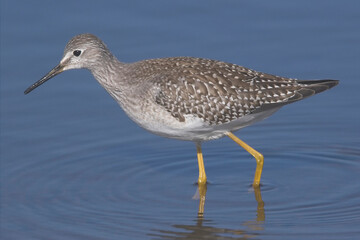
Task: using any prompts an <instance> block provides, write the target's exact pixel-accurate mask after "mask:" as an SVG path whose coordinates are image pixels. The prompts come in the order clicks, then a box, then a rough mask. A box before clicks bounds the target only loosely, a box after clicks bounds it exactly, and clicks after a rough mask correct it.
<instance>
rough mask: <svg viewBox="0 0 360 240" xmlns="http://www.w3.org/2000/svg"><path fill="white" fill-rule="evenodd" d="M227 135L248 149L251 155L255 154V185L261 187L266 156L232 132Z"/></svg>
mask: <svg viewBox="0 0 360 240" xmlns="http://www.w3.org/2000/svg"><path fill="white" fill-rule="evenodd" d="M227 135H228V136H229V137H230V138H231V139H232V140H234V141H235V142H236V143H237V144H239V145H240V146H241V147H243V148H244V149H245V150H246V151H248V152H249V153H250V154H251V155H253V156H254V158H255V159H256V171H255V177H254V183H253V186H254V187H259V185H260V178H261V173H262V169H263V165H264V156H263V155H262V154H261V153H259V152H258V151H256V150H255V149H253V148H252V147H250V146H249V145H247V144H246V143H245V142H243V141H241V140H240V139H239V138H238V137H236V136H235V135H234V134H232V133H231V132H229V133H228V134H227Z"/></svg>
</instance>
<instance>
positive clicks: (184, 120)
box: [25, 34, 338, 187]
mask: <svg viewBox="0 0 360 240" xmlns="http://www.w3.org/2000/svg"><path fill="white" fill-rule="evenodd" d="M78 68H86V69H89V70H90V71H91V73H92V74H93V75H94V77H95V78H96V80H97V81H98V82H99V83H100V84H101V86H103V87H104V88H105V89H106V91H107V92H108V93H109V94H110V95H111V96H112V97H113V98H114V99H115V100H116V101H117V102H118V103H119V104H120V106H121V107H122V108H123V109H124V111H125V112H126V113H127V115H128V116H129V117H130V118H131V119H132V120H134V121H135V122H136V123H137V124H139V125H140V126H141V127H143V128H145V129H146V130H148V131H150V132H152V133H155V134H158V135H160V136H164V137H169V138H175V139H181V140H189V141H194V142H195V143H196V147H197V157H198V164H199V178H198V183H199V184H203V183H206V174H205V167H204V162H203V156H202V151H201V143H202V142H203V141H207V140H211V139H217V138H220V137H223V136H229V137H230V138H231V139H232V140H234V141H235V142H236V143H238V144H239V145H240V146H242V147H243V148H244V149H246V150H247V151H248V152H249V153H250V154H252V155H253V156H254V157H255V159H256V161H257V167H256V171H255V178H254V182H253V186H254V187H256V186H259V184H260V178H261V173H262V167H263V162H264V158H263V156H262V154H261V153H259V152H257V151H256V150H254V149H253V148H251V147H250V146H249V145H247V144H246V143H244V142H243V141H241V140H240V139H239V138H237V137H236V136H235V135H234V134H233V133H232V132H233V131H236V130H239V129H240V128H243V127H246V126H249V125H251V124H253V123H255V122H257V121H260V120H262V119H264V118H266V117H268V116H270V115H271V114H273V113H274V112H276V111H277V110H278V109H279V108H280V107H282V106H284V105H286V104H289V103H293V102H296V101H298V100H301V99H304V98H306V97H308V96H311V95H314V94H317V93H319V92H322V91H324V90H327V89H329V88H331V87H334V86H335V85H337V84H338V81H336V80H316V81H302V80H296V79H291V78H284V77H279V76H274V75H270V74H266V73H261V72H257V71H254V70H250V69H248V68H244V67H241V66H238V65H235V64H231V63H225V62H220V61H216V60H209V59H202V58H193V57H174V58H160V59H150V60H144V61H139V62H135V63H123V62H120V61H118V60H117V58H116V57H115V56H114V55H113V54H112V53H111V52H110V51H109V50H108V48H107V47H106V45H105V44H104V43H103V42H102V41H101V40H100V39H99V38H97V37H96V36H94V35H92V34H81V35H77V36H75V37H73V38H72V39H71V40H70V41H69V42H68V44H67V45H66V47H65V51H64V55H63V58H62V59H61V61H60V63H59V64H58V65H57V66H56V67H55V68H53V69H52V70H51V71H50V72H49V73H48V74H46V75H45V76H44V77H43V78H41V79H40V80H39V81H37V82H36V83H34V84H33V85H32V86H30V87H29V88H28V89H26V90H25V94H27V93H29V92H31V91H32V90H33V89H35V88H36V87H38V86H40V85H41V84H43V83H44V82H46V81H47V80H49V79H50V78H52V77H54V76H56V75H57V74H59V73H61V72H63V71H65V70H69V69H78Z"/></svg>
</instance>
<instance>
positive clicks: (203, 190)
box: [198, 184, 207, 217]
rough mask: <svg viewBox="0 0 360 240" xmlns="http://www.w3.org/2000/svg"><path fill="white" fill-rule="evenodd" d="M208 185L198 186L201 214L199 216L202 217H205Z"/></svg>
mask: <svg viewBox="0 0 360 240" xmlns="http://www.w3.org/2000/svg"><path fill="white" fill-rule="evenodd" d="M206 188H207V186H206V184H198V191H199V212H198V216H199V217H202V216H203V215H204V206H205V199H206Z"/></svg>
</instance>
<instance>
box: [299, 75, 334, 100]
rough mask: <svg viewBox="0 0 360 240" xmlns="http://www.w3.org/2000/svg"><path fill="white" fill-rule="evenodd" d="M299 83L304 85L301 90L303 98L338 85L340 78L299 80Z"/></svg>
mask: <svg viewBox="0 0 360 240" xmlns="http://www.w3.org/2000/svg"><path fill="white" fill-rule="evenodd" d="M297 82H298V83H299V84H301V85H302V87H303V88H302V89H301V90H300V92H301V94H303V98H305V97H309V96H311V95H314V94H317V93H321V92H323V91H325V90H328V89H330V88H332V87H335V86H336V85H338V83H339V81H338V80H329V79H326V80H315V81H303V80H298V81H297Z"/></svg>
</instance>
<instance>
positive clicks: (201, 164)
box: [196, 143, 206, 185]
mask: <svg viewBox="0 0 360 240" xmlns="http://www.w3.org/2000/svg"><path fill="white" fill-rule="evenodd" d="M196 151H197V158H198V164H199V179H198V184H199V185H200V184H205V183H206V173H205V166H204V159H203V155H202V152H201V143H196Z"/></svg>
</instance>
